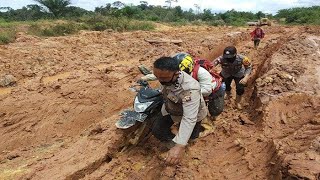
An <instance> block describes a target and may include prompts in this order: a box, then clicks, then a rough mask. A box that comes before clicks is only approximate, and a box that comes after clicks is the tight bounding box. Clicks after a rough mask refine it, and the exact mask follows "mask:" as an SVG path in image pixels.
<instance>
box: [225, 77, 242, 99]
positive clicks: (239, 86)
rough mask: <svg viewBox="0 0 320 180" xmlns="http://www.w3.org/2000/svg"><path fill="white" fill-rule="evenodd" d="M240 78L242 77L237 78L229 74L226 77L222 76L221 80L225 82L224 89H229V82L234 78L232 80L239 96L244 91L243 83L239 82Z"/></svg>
mask: <svg viewBox="0 0 320 180" xmlns="http://www.w3.org/2000/svg"><path fill="white" fill-rule="evenodd" d="M222 77H223V76H222ZM242 78H243V77H241V78H239V77H234V76H230V77H228V78H224V77H223V82H225V83H226V91H231V82H232V80H234V82H235V83H236V92H237V95H239V96H241V95H242V94H243V93H244V85H243V84H240V83H239V82H240V80H241V79H242Z"/></svg>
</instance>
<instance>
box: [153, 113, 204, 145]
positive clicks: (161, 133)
mask: <svg viewBox="0 0 320 180" xmlns="http://www.w3.org/2000/svg"><path fill="white" fill-rule="evenodd" d="M173 124H174V122H173V120H172V119H171V116H170V115H167V116H163V117H162V118H159V119H157V120H156V121H155V122H154V125H153V128H152V134H153V135H154V136H155V137H156V138H157V139H159V140H160V141H171V140H172V139H173V138H174V137H175V135H174V134H173V133H172V132H171V126H172V125H173ZM200 131H201V122H197V123H196V125H195V127H194V129H193V131H192V134H191V137H190V139H196V138H198V137H199V133H200Z"/></svg>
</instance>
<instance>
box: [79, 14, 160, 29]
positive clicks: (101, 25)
mask: <svg viewBox="0 0 320 180" xmlns="http://www.w3.org/2000/svg"><path fill="white" fill-rule="evenodd" d="M82 21H83V22H84V23H85V24H87V25H88V26H89V27H90V29H91V30H95V31H104V30H106V29H113V30H117V31H134V30H145V31H149V30H154V29H155V25H154V24H153V23H152V22H148V21H137V20H132V19H128V18H110V17H103V16H95V17H91V18H88V19H82Z"/></svg>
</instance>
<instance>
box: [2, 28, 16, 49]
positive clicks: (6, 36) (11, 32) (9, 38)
mask: <svg viewBox="0 0 320 180" xmlns="http://www.w3.org/2000/svg"><path fill="white" fill-rule="evenodd" d="M15 36H16V32H15V29H13V28H9V29H3V30H2V31H0V44H2V45H3V44H9V43H11V42H14V40H15Z"/></svg>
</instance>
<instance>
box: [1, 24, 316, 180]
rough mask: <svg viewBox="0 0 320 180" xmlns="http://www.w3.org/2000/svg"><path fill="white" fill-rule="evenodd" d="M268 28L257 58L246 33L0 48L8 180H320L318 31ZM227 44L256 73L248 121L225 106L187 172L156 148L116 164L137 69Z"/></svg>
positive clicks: (165, 30)
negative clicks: (121, 121)
mask: <svg viewBox="0 0 320 180" xmlns="http://www.w3.org/2000/svg"><path fill="white" fill-rule="evenodd" d="M264 29H265V31H266V38H265V39H264V40H263V41H262V43H261V46H260V47H259V49H258V50H254V49H253V43H252V42H251V41H250V37H249V32H250V31H251V30H252V29H250V28H216V27H182V28H172V27H166V26H163V25H159V27H158V30H156V31H154V32H144V31H137V32H127V33H118V32H85V31H83V32H80V33H79V34H77V35H73V36H68V37H56V38H48V39H40V38H37V37H32V36H28V35H25V34H23V33H20V34H19V35H18V36H17V40H16V42H15V43H12V44H9V45H4V46H0V80H2V81H0V85H1V82H2V83H3V85H4V84H5V83H4V81H3V79H4V78H3V77H5V75H10V77H12V76H13V77H14V79H10V78H9V79H7V81H6V82H8V81H9V80H11V81H10V82H11V83H9V84H8V83H7V85H6V86H5V87H0V105H1V106H0V139H1V145H0V179H80V178H83V179H319V178H320V61H319V59H320V30H319V29H320V28H319V27H292V26H291V27H284V26H278V27H265V28H264ZM150 38H165V39H172V40H182V41H183V42H182V43H178V44H174V43H149V42H146V41H145V39H150ZM231 44H233V45H236V46H237V48H238V52H239V53H241V54H244V55H247V56H248V57H249V58H251V59H252V62H253V64H254V67H253V68H254V70H253V73H252V74H251V78H250V80H249V84H248V86H247V88H246V93H245V99H244V102H243V104H244V109H243V110H238V109H236V108H235V104H234V98H235V94H233V96H232V97H231V98H230V99H226V106H225V111H224V112H223V113H222V114H221V115H220V116H219V117H218V118H217V121H216V122H215V125H214V127H215V129H214V131H213V132H212V133H210V134H208V135H207V136H205V137H202V138H200V139H198V140H197V141H196V142H194V143H192V144H190V146H188V148H187V152H186V155H185V157H184V159H183V161H182V163H181V164H180V165H179V166H166V165H164V163H163V161H162V159H161V154H163V153H164V151H163V149H164V148H163V147H162V145H161V144H160V143H159V141H158V140H156V139H155V138H154V137H151V138H150V139H148V141H147V142H146V143H144V144H141V145H139V146H138V147H136V148H135V149H133V150H131V151H130V152H127V153H122V154H121V153H118V151H119V144H120V142H121V140H122V137H123V134H122V132H121V131H119V130H117V129H116V127H115V126H114V123H115V122H116V120H117V118H118V115H119V113H120V112H121V111H122V110H123V109H125V108H128V107H130V106H131V104H132V99H133V97H134V95H135V94H134V93H133V92H131V91H130V90H129V89H128V88H129V86H130V85H132V84H133V83H134V81H135V79H136V78H137V77H138V76H140V74H139V71H138V68H137V66H138V65H139V64H145V65H147V66H151V64H152V62H153V61H154V60H155V59H156V58H158V57H160V56H163V55H171V54H174V53H176V52H178V51H188V50H192V51H193V52H194V53H195V54H197V55H199V56H202V57H205V58H209V59H212V58H215V57H217V56H218V55H220V54H221V53H222V50H223V48H224V47H225V46H226V45H231ZM6 77H8V76H6Z"/></svg>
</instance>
